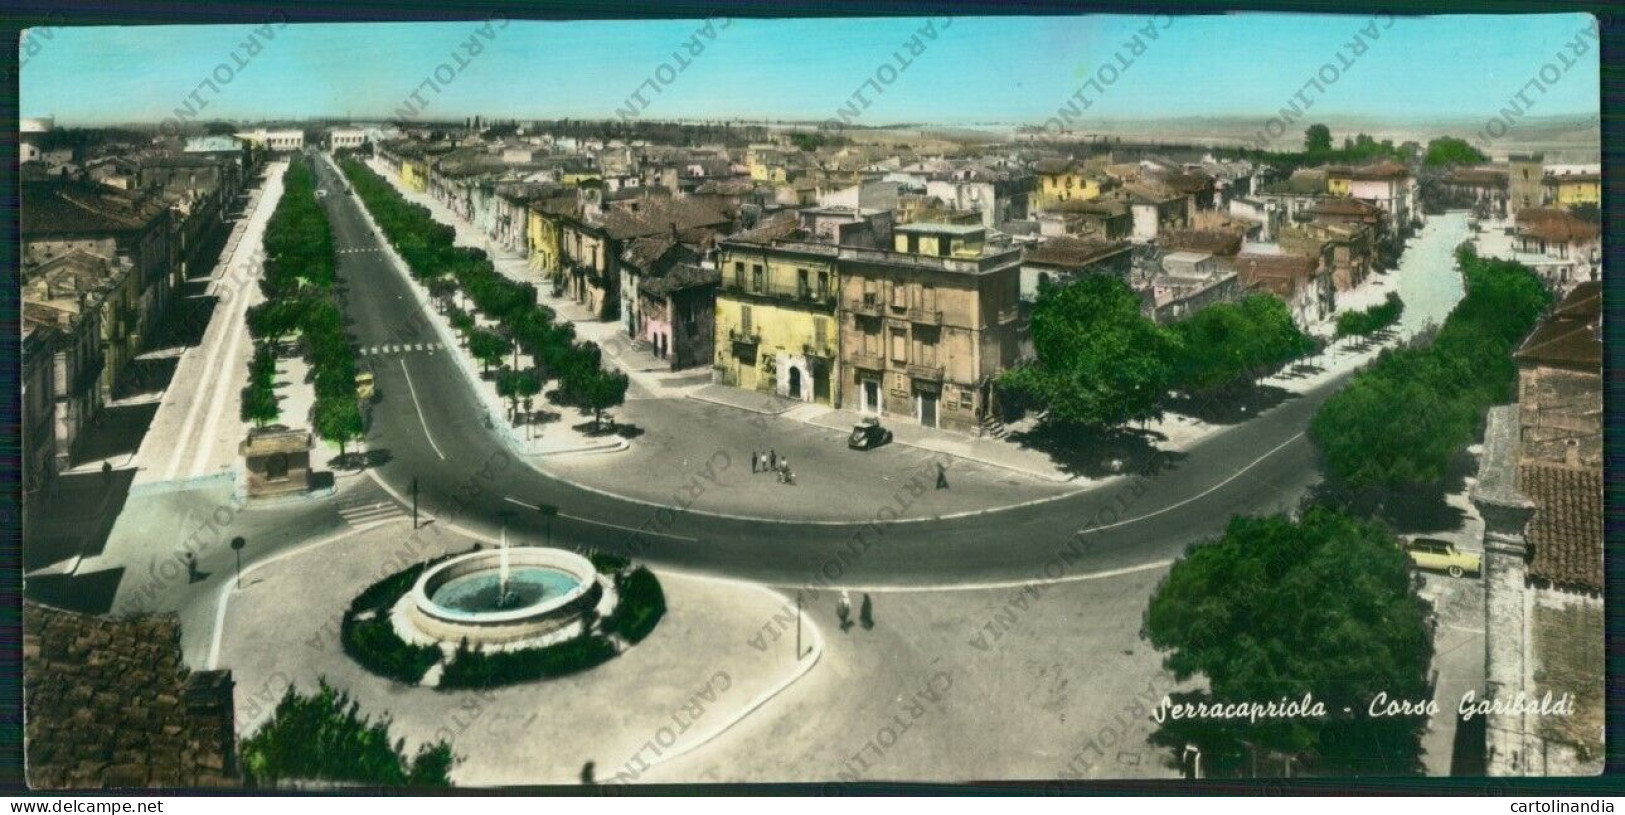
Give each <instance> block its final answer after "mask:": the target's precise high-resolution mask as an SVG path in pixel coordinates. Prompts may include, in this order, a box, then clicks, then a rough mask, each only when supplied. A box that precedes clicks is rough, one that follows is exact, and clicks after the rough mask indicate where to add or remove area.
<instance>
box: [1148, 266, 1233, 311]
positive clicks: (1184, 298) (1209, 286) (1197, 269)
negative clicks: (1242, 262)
mask: <svg viewBox="0 0 1625 815" xmlns="http://www.w3.org/2000/svg"><path fill="white" fill-rule="evenodd" d="M1174 254H1176V255H1177V254H1181V253H1177V252H1176V253H1174ZM1184 254H1189V255H1192V257H1189V258H1176V259H1175V262H1174V265H1173V266H1172V267H1171V268H1170V267H1167V266H1165V267H1164V268H1163V270H1162V271H1160V272H1157V273H1156V274H1154V275H1153V276H1152V278H1151V281H1150V283H1148V284H1147V285H1145V286H1144V287H1142V288H1141V289H1140V299H1141V301H1142V302H1143V305H1142V310H1143V312H1144V313H1145V316H1147V317H1150V318H1151V319H1152V320H1155V321H1156V322H1158V323H1161V324H1164V325H1166V324H1168V323H1171V322H1175V321H1178V320H1182V319H1184V318H1186V317H1188V316H1190V315H1192V314H1195V313H1196V312H1198V311H1201V310H1202V309H1204V308H1207V307H1208V306H1211V305H1214V304H1217V303H1228V302H1232V301H1235V300H1238V299H1240V298H1241V296H1242V288H1241V283H1240V281H1239V279H1238V278H1237V276H1236V273H1235V271H1233V270H1231V269H1228V268H1225V267H1224V266H1222V265H1220V264H1218V263H1216V262H1214V258H1213V256H1212V255H1208V254H1203V253H1184ZM1165 260H1166V258H1165Z"/></svg>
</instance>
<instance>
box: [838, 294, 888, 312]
mask: <svg viewBox="0 0 1625 815" xmlns="http://www.w3.org/2000/svg"><path fill="white" fill-rule="evenodd" d="M846 310H847V311H850V312H852V313H853V314H862V315H864V316H866V317H884V316H886V306H885V305H884V304H883V303H881V302H880V301H879V300H870V299H867V298H866V299H863V300H849V301H847V304H846Z"/></svg>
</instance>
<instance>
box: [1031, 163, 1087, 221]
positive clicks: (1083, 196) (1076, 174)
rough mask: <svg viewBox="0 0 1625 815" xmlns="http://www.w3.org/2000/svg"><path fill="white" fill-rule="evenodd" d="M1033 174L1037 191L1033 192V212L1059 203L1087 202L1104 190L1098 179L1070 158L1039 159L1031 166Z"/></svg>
mask: <svg viewBox="0 0 1625 815" xmlns="http://www.w3.org/2000/svg"><path fill="white" fill-rule="evenodd" d="M1033 172H1034V173H1035V174H1036V175H1037V176H1038V189H1037V190H1036V191H1035V192H1034V193H1033V200H1034V203H1035V208H1036V209H1040V210H1043V209H1048V208H1050V207H1052V206H1054V205H1056V204H1059V203H1060V202H1062V201H1091V200H1094V199H1096V198H1099V197H1100V194H1101V193H1102V192H1104V191H1105V190H1104V188H1103V186H1102V184H1101V177H1100V176H1099V175H1097V174H1095V173H1093V172H1090V171H1089V170H1088V168H1087V166H1086V165H1085V163H1084V162H1081V161H1077V160H1074V159H1041V160H1039V161H1038V162H1036V163H1034V164H1033Z"/></svg>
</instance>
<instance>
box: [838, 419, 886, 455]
mask: <svg viewBox="0 0 1625 815" xmlns="http://www.w3.org/2000/svg"><path fill="white" fill-rule="evenodd" d="M890 443H891V431H890V430H887V429H886V428H884V427H881V426H880V420H879V419H876V418H873V417H870V418H867V419H864V420H863V421H861V422H858V423H857V424H855V425H853V426H852V435H851V436H848V437H847V439H846V446H847V447H850V448H852V449H853V450H873V449H875V448H876V447H879V446H880V445H882V444H890Z"/></svg>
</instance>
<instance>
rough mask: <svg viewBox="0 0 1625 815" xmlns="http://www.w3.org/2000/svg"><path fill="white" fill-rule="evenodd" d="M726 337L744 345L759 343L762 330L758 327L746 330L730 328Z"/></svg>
mask: <svg viewBox="0 0 1625 815" xmlns="http://www.w3.org/2000/svg"><path fill="white" fill-rule="evenodd" d="M728 339H729V340H732V341H733V342H737V343H742V344H745V345H760V344H761V342H762V330H761V329H759V328H752V329H748V330H746V329H739V328H730V329H728Z"/></svg>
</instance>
